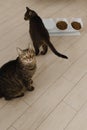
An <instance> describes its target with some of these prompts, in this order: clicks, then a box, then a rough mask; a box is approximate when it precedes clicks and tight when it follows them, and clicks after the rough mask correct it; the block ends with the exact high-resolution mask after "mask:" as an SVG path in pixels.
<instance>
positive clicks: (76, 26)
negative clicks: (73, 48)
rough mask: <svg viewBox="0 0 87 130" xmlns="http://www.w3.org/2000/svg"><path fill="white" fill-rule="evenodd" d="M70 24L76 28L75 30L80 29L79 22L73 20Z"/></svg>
mask: <svg viewBox="0 0 87 130" xmlns="http://www.w3.org/2000/svg"><path fill="white" fill-rule="evenodd" d="M71 26H72V27H73V28H74V29H76V30H79V29H81V24H80V23H79V22H75V21H73V22H72V23H71Z"/></svg>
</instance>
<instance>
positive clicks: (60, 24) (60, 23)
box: [56, 20, 68, 30]
mask: <svg viewBox="0 0 87 130" xmlns="http://www.w3.org/2000/svg"><path fill="white" fill-rule="evenodd" d="M56 27H57V28H58V29H60V30H66V29H67V27H68V24H67V22H66V21H62V20H61V21H58V22H57V23H56Z"/></svg>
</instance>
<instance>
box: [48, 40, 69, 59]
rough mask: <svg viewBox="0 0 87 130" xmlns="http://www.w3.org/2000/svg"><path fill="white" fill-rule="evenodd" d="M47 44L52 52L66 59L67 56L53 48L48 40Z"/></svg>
mask: <svg viewBox="0 0 87 130" xmlns="http://www.w3.org/2000/svg"><path fill="white" fill-rule="evenodd" d="M48 46H49V47H50V49H51V50H52V52H53V53H54V54H55V55H57V56H59V57H61V58H65V59H68V57H67V56H66V55H63V54H61V53H59V52H58V51H57V50H56V49H55V48H54V46H53V45H52V43H51V42H50V41H48Z"/></svg>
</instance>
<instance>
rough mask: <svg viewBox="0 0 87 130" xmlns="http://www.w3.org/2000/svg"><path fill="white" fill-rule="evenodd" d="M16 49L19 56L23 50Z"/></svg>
mask: <svg viewBox="0 0 87 130" xmlns="http://www.w3.org/2000/svg"><path fill="white" fill-rule="evenodd" d="M16 49H17V52H18V55H21V54H22V53H23V50H21V49H20V48H18V47H17V48H16Z"/></svg>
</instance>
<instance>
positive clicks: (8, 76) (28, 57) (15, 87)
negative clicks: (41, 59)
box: [0, 48, 36, 100]
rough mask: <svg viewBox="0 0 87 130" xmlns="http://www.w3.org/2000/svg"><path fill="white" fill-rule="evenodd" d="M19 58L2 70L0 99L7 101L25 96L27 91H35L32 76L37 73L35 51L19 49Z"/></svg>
mask: <svg viewBox="0 0 87 130" xmlns="http://www.w3.org/2000/svg"><path fill="white" fill-rule="evenodd" d="M17 51H18V57H17V59H15V60H12V61H9V62H8V63H6V64H4V65H3V66H2V67H1V68H0V97H4V98H5V99H6V100H11V99H13V98H17V97H22V96H24V92H25V91H26V90H28V91H33V90H34V87H33V86H32V83H33V81H32V76H33V75H34V73H35V71H36V58H35V53H34V51H33V49H31V48H29V49H27V50H21V49H20V48H17Z"/></svg>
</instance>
